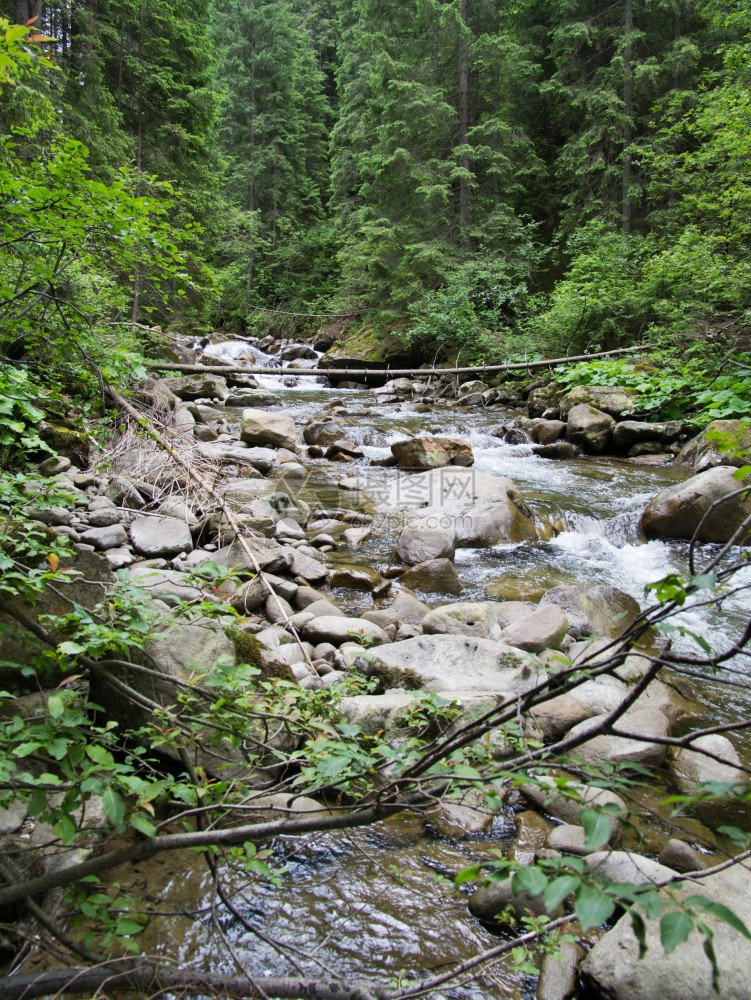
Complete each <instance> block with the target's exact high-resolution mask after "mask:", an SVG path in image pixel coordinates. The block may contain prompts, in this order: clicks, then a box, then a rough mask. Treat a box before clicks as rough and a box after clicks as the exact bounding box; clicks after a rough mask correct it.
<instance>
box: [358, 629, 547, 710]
mask: <svg viewBox="0 0 751 1000" xmlns="http://www.w3.org/2000/svg"><path fill="white" fill-rule="evenodd" d="M371 669H372V671H373V673H375V674H376V675H377V676H379V677H380V678H381V679H382V680H383V681H384V683H385V681H386V680H387V679H388V684H387V686H388V687H400V686H403V684H402V683H400V681H402V680H404V679H405V678H406V679H408V680H409V679H411V680H414V679H415V677H417V678H419V681H420V683H421V685H422V686H424V687H425V689H426V690H428V691H441V692H444V691H483V692H488V693H493V694H497V695H501V696H503V697H516V696H518V695H520V694H523V693H524V692H526V691H528V690H530V689H531V688H533V687H536V686H537V685H538V684H541V683H544V681H545V680H546V678H547V675H546V673H545V670H544V668H543V666H542V664H541V663H540V661H539V660H538V659H537V658H536V657H534V656H531V655H530V654H529V653H523V652H522V651H521V650H518V649H514V648H513V647H511V646H505V645H504V644H503V643H499V642H494V641H492V640H490V639H477V638H473V637H469V636H463V635H422V636H418V637H416V638H414V639H405V640H404V641H402V642H396V643H392V644H391V645H390V646H383V647H379V649H378V651H377V652H376V653H374V660H373V664H372V667H371Z"/></svg>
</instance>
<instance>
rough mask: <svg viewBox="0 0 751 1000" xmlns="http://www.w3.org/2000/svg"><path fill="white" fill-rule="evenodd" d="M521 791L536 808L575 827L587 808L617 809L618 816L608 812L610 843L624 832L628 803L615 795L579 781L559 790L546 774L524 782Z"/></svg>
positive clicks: (569, 783) (571, 782)
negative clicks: (532, 781) (622, 820)
mask: <svg viewBox="0 0 751 1000" xmlns="http://www.w3.org/2000/svg"><path fill="white" fill-rule="evenodd" d="M519 791H520V792H521V794H522V796H523V797H524V798H525V799H526V801H527V802H529V803H530V805H532V806H534V808H535V809H537V810H539V811H540V812H543V813H546V814H547V815H548V816H552V817H553V818H554V819H558V820H562V821H563V822H564V823H570V824H572V825H579V822H580V817H581V814H582V811H583V810H584V809H598V808H599V809H603V808H605V807H608V809H610V808H611V807H615V813H613V812H610V811H608V812H607V813H606V814H605V815H607V818H608V822H609V823H610V826H611V836H610V840H611V842H613V841H615V840H617V839H618V837H619V835H620V832H621V821H620V818H622V817H625V816H626V814H627V812H628V809H627V807H626V803H625V802H624V801H623V799H622V798H621V797H620V796H619V795H616V794H615V792H609V791H608V790H607V789H604V788H594V787H592V786H591V785H584V784H582V783H580V782H576V781H569V782H568V783H567V784H566V786H565V788H559V787H557V786H556V783H555V780H554V779H553V778H552V777H550V776H547V775H545V776H543V777H540V778H538V779H537V781H536V782H535V783H534V784H532V783H531V782H529V783H528V782H525V783H524V784H522V785H521V786H520V788H519ZM566 792H568V793H569V794H566ZM619 817H620V818H619Z"/></svg>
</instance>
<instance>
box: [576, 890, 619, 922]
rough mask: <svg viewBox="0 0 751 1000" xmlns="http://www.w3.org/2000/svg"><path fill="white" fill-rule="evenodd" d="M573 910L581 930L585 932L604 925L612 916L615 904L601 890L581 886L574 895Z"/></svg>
mask: <svg viewBox="0 0 751 1000" xmlns="http://www.w3.org/2000/svg"><path fill="white" fill-rule="evenodd" d="M574 910H575V911H576V917H577V920H578V921H579V923H580V924H581V927H582V930H583V931H586V930H589V928H590V927H600V926H601V925H602V924H604V923H605V921H606V920H607V919H608V917H611V916H612V915H613V911H614V910H615V903H614V902H613V900H612V899H611V898H610V897H609V896H606V895H605V893H604V892H602V891H601V890H599V889H595V888H593V887H592V886H588V885H583V886H581V887H580V889H579V891H578V892H577V894H576V900H575V901H574Z"/></svg>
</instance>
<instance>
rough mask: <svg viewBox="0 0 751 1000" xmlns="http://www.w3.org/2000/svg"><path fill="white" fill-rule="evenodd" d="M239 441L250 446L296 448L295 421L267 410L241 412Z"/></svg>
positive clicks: (282, 414)
mask: <svg viewBox="0 0 751 1000" xmlns="http://www.w3.org/2000/svg"><path fill="white" fill-rule="evenodd" d="M240 439H241V440H242V441H244V442H245V443H246V444H250V445H262V446H263V445H265V446H268V447H270V448H289V450H290V451H294V450H295V448H296V446H297V438H296V436H295V421H294V420H293V419H292V417H288V416H287V415H286V414H284V413H269V411H268V410H258V409H247V410H243V412H242V417H241V418H240Z"/></svg>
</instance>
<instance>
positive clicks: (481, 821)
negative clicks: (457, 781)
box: [425, 788, 497, 840]
mask: <svg viewBox="0 0 751 1000" xmlns="http://www.w3.org/2000/svg"><path fill="white" fill-rule="evenodd" d="M496 812H497V810H493V809H488V807H487V806H486V805H485V790H484V789H482V788H466V789H463V790H462V792H461V793H460V794H459V796H458V797H457V798H450V797H449V796H448V795H444V796H443V797H442V798H441V800H440V802H439V804H438V805H437V806H436V807H434V808H432V809H430V810H429V811H428V812H426V814H425V815H426V817H427V819H428V822H429V823H430V826H431V827H432V829H433V830H434V831H435V832H436V833H437V834H439V835H440V836H441V837H446V838H447V839H449V840H460V839H462V838H464V837H472V836H477V835H478V834H481V833H486V832H487V831H488V829H489V828H490V826H491V825H492V823H493V817H494V816H495V815H496Z"/></svg>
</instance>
